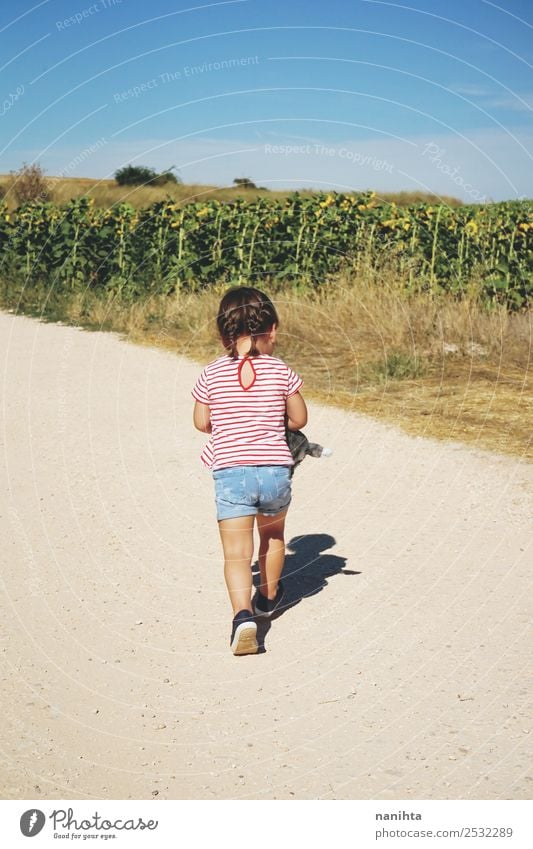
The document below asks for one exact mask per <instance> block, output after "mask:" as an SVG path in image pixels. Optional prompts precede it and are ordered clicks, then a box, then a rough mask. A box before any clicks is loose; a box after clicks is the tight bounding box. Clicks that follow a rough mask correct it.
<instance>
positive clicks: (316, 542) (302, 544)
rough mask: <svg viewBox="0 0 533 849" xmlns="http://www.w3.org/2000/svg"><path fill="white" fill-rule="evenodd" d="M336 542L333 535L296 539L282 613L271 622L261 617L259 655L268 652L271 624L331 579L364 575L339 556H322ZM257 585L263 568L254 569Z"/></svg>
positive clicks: (291, 546)
mask: <svg viewBox="0 0 533 849" xmlns="http://www.w3.org/2000/svg"><path fill="white" fill-rule="evenodd" d="M335 544H336V543H335V539H334V538H333V537H332V536H330V535H329V534H307V535H305V536H301V537H293V539H291V541H290V542H289V543H288V544H287V549H288V551H289V552H290V553H289V554H287V556H286V557H285V565H284V567H283V573H282V578H283V586H284V589H285V595H284V596H283V601H282V602H281V604H280V606H279V608H278V610H276V612H275V613H274V615H273V616H272V617H271V618H267V617H259V618H258V620H257V641H258V644H259V651H260V652H264V651H265V637H266V635H267V634H268V632H269V630H270V622H271V621H273V620H274V619H278V618H279V617H280V616H283V614H284V613H286V612H287V610H288V609H289V608H291V607H295V606H296V605H297V604H300V602H301V601H305V599H306V598H309V596H312V595H316V593H319V592H320V591H321V590H323V589H324V588H325V587H327V585H328V580H327V579H328V578H331V577H332V576H333V575H338V574H342V575H360V574H361V573H360V572H354V571H352V570H351V569H345V565H346V558H345V557H337V556H336V555H335V554H322V552H323V551H325V550H327V549H328V548H332V546H334V545H335ZM252 571H253V573H254V584H255V586H258V584H259V564H258V562H257V561H256V562H255V563H254V564H253V566H252Z"/></svg>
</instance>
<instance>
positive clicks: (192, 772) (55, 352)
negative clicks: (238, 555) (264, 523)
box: [0, 314, 533, 799]
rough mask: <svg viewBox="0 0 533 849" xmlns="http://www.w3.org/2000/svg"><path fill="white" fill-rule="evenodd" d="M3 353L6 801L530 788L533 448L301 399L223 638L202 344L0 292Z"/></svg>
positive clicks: (519, 792) (519, 793)
mask: <svg viewBox="0 0 533 849" xmlns="http://www.w3.org/2000/svg"><path fill="white" fill-rule="evenodd" d="M0 364H1V374H2V417H1V427H0V438H1V443H2V444H1V451H0V456H1V476H0V525H1V539H2V546H1V550H2V577H3V587H2V589H3V592H2V596H1V597H2V610H1V618H0V629H1V632H0V636H1V642H2V646H1V648H2V653H1V658H2V665H1V683H2V719H3V721H2V723H1V740H0V751H1V766H0V769H1V786H2V795H3V797H4V798H39V797H41V798H43V799H46V798H48V799H69V798H70V799H76V798H97V799H101V798H126V799H127V798H134V799H135V798H139V799H151V798H153V797H154V796H156V795H157V796H158V798H163V799H189V798H200V799H210V798H225V799H227V798H237V799H246V798H259V799H263V798H264V799H273V798H277V799H280V798H287V799H293V798H294V799H307V798H329V799H331V798H336V799H346V798H355V799H365V798H376V799H409V798H418V799H420V798H465V799H476V798H480V799H483V798H511V799H512V798H517V799H522V798H529V797H530V796H531V787H532V780H531V774H529V776H528V768H529V767H530V765H531V741H532V739H533V727H532V725H531V701H530V693H531V690H530V688H529V687H528V683H530V682H528V674H529V667H530V661H531V653H530V651H529V648H530V645H528V632H527V626H528V613H530V610H529V611H528V608H530V607H531V591H530V590H531V587H530V586H529V592H528V584H529V582H530V574H531V568H530V564H531V561H532V557H531V541H532V533H531V531H532V528H531V524H530V518H529V517H530V516H531V514H532V510H531V507H532V498H531V493H532V484H533V471H532V467H531V466H528V465H525V464H523V463H521V462H520V461H515V460H513V459H509V458H506V457H500V456H493V455H490V454H485V453H482V452H475V451H472V450H469V449H466V448H464V447H462V446H458V445H452V444H441V443H436V442H432V441H426V440H421V439H414V438H412V437H408V436H405V435H403V434H401V433H399V432H397V431H395V430H394V429H392V428H389V427H386V426H382V425H380V424H378V423H376V422H374V421H372V420H370V419H366V418H363V417H359V416H357V415H355V414H350V413H344V412H342V411H339V410H335V409H328V408H326V407H318V406H311V417H310V424H309V426H308V428H307V432H308V434H309V435H310V436H311V437H312V438H314V439H316V440H317V441H321V442H323V443H324V444H327V445H330V446H331V447H332V448H333V449H334V452H335V453H334V455H333V457H331V458H330V459H328V460H312V459H310V458H309V459H308V460H306V461H305V463H304V465H303V466H302V467H301V468H300V469H299V470H298V473H297V476H296V478H295V484H294V490H295V497H294V501H293V505H292V507H291V512H290V515H289V520H288V537H287V539H288V540H289V541H290V543H289V554H288V557H287V562H286V574H287V581H286V583H287V586H288V588H289V591H290V597H291V599H292V600H293V601H294V602H295V604H294V606H293V607H291V608H290V609H289V610H287V611H286V612H284V613H283V614H282V615H281V616H279V617H278V618H277V619H275V620H274V621H273V622H272V623H271V626H270V629H269V630H268V632H267V633H266V634H265V635H264V645H265V651H264V652H263V653H262V654H260V655H256V656H247V657H241V658H235V657H234V656H233V655H232V654H231V652H230V650H229V646H228V640H229V627H230V612H229V604H228V601H227V598H226V590H225V587H224V585H223V579H222V570H221V563H220V551H219V540H218V532H217V527H216V521H215V512H214V504H213V496H212V481H211V478H210V476H209V473H208V472H207V471H205V470H204V469H203V467H202V466H201V464H200V462H199V459H198V455H199V452H200V450H201V446H202V444H203V440H204V437H203V436H202V435H201V434H199V433H197V432H194V431H193V429H192V426H191V423H190V422H191V397H190V394H189V392H190V388H191V386H192V384H193V383H194V380H195V379H196V376H197V374H198V371H199V368H198V366H196V365H195V364H194V363H190V362H187V361H186V360H183V359H178V358H176V357H175V356H173V355H172V354H170V353H166V352H162V351H159V350H151V349H148V348H141V347H135V346H133V345H130V344H128V343H127V342H124V341H121V340H120V339H118V338H117V337H116V336H114V335H111V334H103V333H89V332H85V331H82V330H79V329H76V328H69V327H64V326H57V325H49V324H44V323H40V322H38V321H36V320H34V319H30V318H24V317H14V316H11V315H8V314H0ZM304 376H305V375H304Z"/></svg>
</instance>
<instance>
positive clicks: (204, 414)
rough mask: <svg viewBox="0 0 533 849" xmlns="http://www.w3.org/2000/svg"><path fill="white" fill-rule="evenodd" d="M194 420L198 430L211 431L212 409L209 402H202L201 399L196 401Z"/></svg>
mask: <svg viewBox="0 0 533 849" xmlns="http://www.w3.org/2000/svg"><path fill="white" fill-rule="evenodd" d="M192 420H193V423H194V426H195V428H196V429H197V430H200V431H201V432H202V433H211V411H210V409H209V407H208V405H207V404H200V402H199V401H195V402H194V410H193V414H192Z"/></svg>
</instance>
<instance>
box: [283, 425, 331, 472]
mask: <svg viewBox="0 0 533 849" xmlns="http://www.w3.org/2000/svg"><path fill="white" fill-rule="evenodd" d="M285 435H286V438H287V445H288V446H289V449H290V452H291V454H292V457H293V460H294V466H291V478H292V476H293V474H294V470H295V468H296V466H298V465H299V464H300V463H301V462H302V460H303V459H304V457H306V456H307V454H309V455H310V456H311V457H329V456H331V453H332V452H331V449H330V448H323V447H322V445H319V444H318V443H317V442H309V440H308V439H307V437H306V435H305V433H302V431H301V430H289V429H288V428H287V427H286V428H285Z"/></svg>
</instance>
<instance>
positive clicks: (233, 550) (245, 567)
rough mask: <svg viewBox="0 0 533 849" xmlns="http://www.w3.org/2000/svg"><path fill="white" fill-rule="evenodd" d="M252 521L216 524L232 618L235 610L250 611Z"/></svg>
mask: <svg viewBox="0 0 533 849" xmlns="http://www.w3.org/2000/svg"><path fill="white" fill-rule="evenodd" d="M254 519H255V516H240V517H239V518H237V519H222V521H220V522H219V523H218V530H219V533H220V539H221V540H222V548H223V549H224V578H225V580H226V586H227V588H228V593H229V597H230V601H231V606H232V607H233V615H235V614H236V613H238V612H239V610H250V611H251V610H252V568H251V567H252V556H253V553H254V538H253V531H254Z"/></svg>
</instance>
